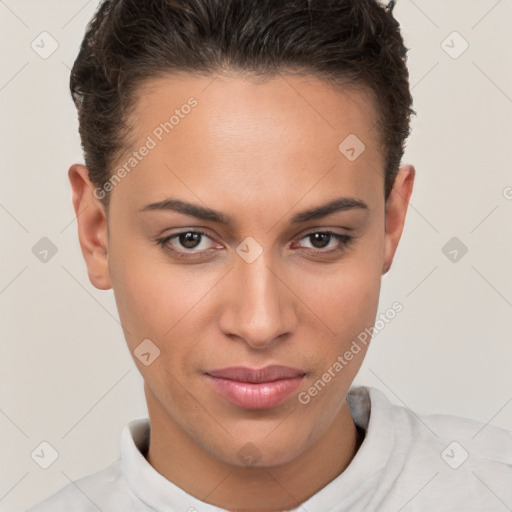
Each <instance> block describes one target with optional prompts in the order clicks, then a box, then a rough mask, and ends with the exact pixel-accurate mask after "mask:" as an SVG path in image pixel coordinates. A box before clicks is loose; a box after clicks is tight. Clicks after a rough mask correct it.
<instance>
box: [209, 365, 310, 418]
mask: <svg viewBox="0 0 512 512" xmlns="http://www.w3.org/2000/svg"><path fill="white" fill-rule="evenodd" d="M305 375H306V373H305V372H304V371H303V370H300V369H298V368H291V367H289V366H278V365H271V366H267V367H265V368H260V369H252V368H247V367H243V366H235V367H230V368H222V369H220V370H211V371H208V372H207V373H206V378H207V380H208V381H209V382H210V383H211V385H212V386H213V389H214V390H215V391H216V392H217V393H218V394H219V395H221V396H222V397H223V398H224V399H226V400H227V401H228V402H230V403H231V404H233V405H236V406H237V407H241V408H243V409H269V408H271V407H275V406H277V405H279V404H280V403H281V402H283V401H284V400H285V399H286V398H288V397H289V396H290V395H291V394H292V393H293V392H294V391H295V390H296V389H297V388H298V387H299V386H300V384H301V382H302V380H303V378H304V376H305Z"/></svg>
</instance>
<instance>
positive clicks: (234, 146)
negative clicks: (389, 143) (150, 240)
mask: <svg viewBox="0 0 512 512" xmlns="http://www.w3.org/2000/svg"><path fill="white" fill-rule="evenodd" d="M129 121H130V126H131V137H130V139H131V140H130V143H129V151H128V153H127V154H126V155H124V156H123V158H122V159H121V160H120V161H119V162H118V165H122V164H123V163H126V162H127V159H128V158H129V155H130V154H131V153H132V152H133V151H137V150H138V149H139V148H142V147H143V146H144V145H150V146H151V150H150V151H144V153H147V154H146V156H145V157H144V158H143V159H141V160H140V162H139V163H137V171H136V172H130V176H129V179H127V180H124V181H126V182H130V183H131V185H130V186H131V187H133V188H134V189H135V188H136V190H137V193H138V194H139V195H140V196H144V199H148V200H154V199H155V198H160V199H161V198H162V197H163V195H165V194H164V192H165V189H166V186H168V187H171V188H172V187H174V186H176V185H179V187H183V186H185V187H187V185H188V188H189V189H192V190H193V191H196V192H197V193H198V194H200V193H204V191H214V190H220V189H221V187H222V190H230V187H233V186H234V184H236V187H237V188H238V190H239V194H242V195H243V194H247V195H249V194H250V192H251V191H254V190H259V191H260V192H262V190H263V188H266V189H268V188H269V186H270V185H272V188H273V189H280V190H284V189H286V188H290V189H294V190H293V191H291V194H295V196H296V195H297V194H298V193H300V191H301V188H304V187H305V186H307V185H309V186H311V185H313V184H314V183H315V182H319V181H320V180H321V179H322V177H323V176H325V175H328V176H327V177H326V178H325V180H323V181H324V183H322V185H321V186H324V187H330V186H338V185H344V187H345V188H348V189H352V190H351V191H352V192H357V191H361V190H362V188H365V187H366V188H367V187H368V186H369V185H370V184H372V183H373V184H375V186H376V187H377V188H378V189H379V190H380V188H382V186H383V178H382V170H383V165H384V159H383V155H382V151H381V148H380V146H379V142H380V141H379V139H378V132H377V128H376V126H375V123H376V110H375V105H374V99H373V95H372V94H371V92H369V91H368V90H363V89H359V90H355V89H350V90H349V89H339V88H334V87H333V86H331V85H329V84H327V83H325V82H323V81H321V80H319V79H317V78H315V77H313V76H309V75H303V76H296V75H276V76H275V77H272V78H269V79H266V80H264V81H262V80H259V81H255V80H254V79H249V78H247V77H242V76H237V75H231V76H226V75H222V76H221V75H215V76H208V77H207V76H198V75H193V74H187V73H176V74H172V75H168V76H165V77H160V78H157V79H152V80H148V81H146V82H145V83H144V84H143V85H142V86H141V87H139V88H138V90H137V97H136V104H135V108H134V110H133V112H132V114H131V117H130V120H129ZM347 151H348V152H347ZM354 153H355V155H354ZM359 154H360V156H358V155H359ZM354 156H355V157H356V158H354ZM333 168H335V169H336V172H329V170H330V169H333ZM379 174H380V176H379ZM179 182H181V183H179ZM127 186H128V184H127V183H126V184H125V183H123V184H122V187H127ZM321 186H320V188H321ZM226 187H227V188H226ZM118 188H121V187H118Z"/></svg>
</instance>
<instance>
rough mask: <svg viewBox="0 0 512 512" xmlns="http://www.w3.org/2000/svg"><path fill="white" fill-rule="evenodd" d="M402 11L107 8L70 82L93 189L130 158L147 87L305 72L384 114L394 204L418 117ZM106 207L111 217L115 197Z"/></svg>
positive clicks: (357, 2) (293, 1)
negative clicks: (167, 79)
mask: <svg viewBox="0 0 512 512" xmlns="http://www.w3.org/2000/svg"><path fill="white" fill-rule="evenodd" d="M393 6H394V2H390V4H389V5H388V6H387V7H384V6H383V5H381V4H379V3H378V1H377V0H104V1H103V2H101V4H100V5H99V7H98V9H97V11H96V13H95V15H94V17H93V18H92V19H91V21H90V22H89V24H88V26H87V30H86V34H85V37H84V40H83V42H82V45H81V49H80V52H79V55H78V57H77V59H76V61H75V63H74V66H73V69H72V71H71V79H70V88H71V94H72V97H73V101H74V103H75V105H76V107H77V109H78V117H79V126H80V137H81V141H82V147H83V150H84V157H85V163H86V165H87V167H88V169H89V177H90V180H91V182H92V183H93V184H94V185H95V186H97V187H102V186H103V185H104V184H105V183H106V182H107V181H108V179H109V177H110V174H111V171H112V169H111V167H112V166H113V164H114V163H115V161H116V160H117V158H118V157H120V155H121V154H122V153H123V152H124V151H125V150H126V144H127V140H128V136H129V133H130V130H129V125H128V119H129V115H130V113H131V112H132V109H133V107H134V103H135V101H134V99H136V98H135V96H136V88H137V86H138V85H141V83H142V82H144V81H146V80H148V79H151V78H157V77H161V76H162V75H165V74H166V73H172V72H173V71H188V72H192V73H198V74H203V75H210V74H213V73H216V72H218V71H219V70H221V69H232V70H234V71H243V72H250V73H254V74H257V75H260V76H272V75H274V74H276V73H280V72H287V71H289V72H291V71H301V72H303V73H304V72H305V73H309V74H313V75H314V76H316V77H318V78H320V79H324V80H325V81H327V82H331V83H335V84H339V85H345V86H348V85H358V86H363V87H365V88H369V90H370V91H371V93H372V94H373V97H374V98H375V99H376V104H377V105H378V114H377V117H378V119H377V120H376V126H378V129H379V134H380V143H381V146H382V150H383V155H385V162H386V165H385V169H384V177H385V180H384V183H385V186H384V194H385V199H386V200H387V198H388V196H389V193H390V192H391V189H392V187H393V184H394V181H395V178H396V175H397V172H398V168H399V166H400V162H401V159H402V156H403V153H404V149H405V140H406V139H407V137H408V136H409V134H410V116H411V115H412V114H416V113H415V112H414V110H412V108H411V107H412V97H411V94H410V91H409V73H408V70H407V66H406V60H407V57H406V53H407V51H408V50H407V48H405V46H404V42H403V39H402V36H401V34H400V29H399V27H400V25H399V23H398V22H397V21H396V19H395V18H394V17H393V14H392V11H393ZM340 142H341V141H340ZM102 200H103V204H104V205H105V207H106V208H107V209H108V203H109V194H107V195H105V197H104V198H102Z"/></svg>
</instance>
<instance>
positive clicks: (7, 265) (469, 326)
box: [0, 0, 512, 512]
mask: <svg viewBox="0 0 512 512" xmlns="http://www.w3.org/2000/svg"><path fill="white" fill-rule="evenodd" d="M96 4H97V2H96V0H91V1H89V2H87V1H85V0H67V1H66V2H63V1H62V0H60V1H57V0H37V1H36V0H0V42H1V52H2V59H1V63H2V65H1V66H0V112H1V115H0V133H1V137H0V145H1V146H0V148H1V153H0V155H1V165H0V169H1V172H2V183H3V185H4V186H3V187H2V188H1V189H0V226H1V234H2V244H1V246H0V247H1V249H0V257H1V267H0V315H1V323H0V329H1V331H0V339H1V357H0V375H1V376H2V377H1V378H2V387H1V390H0V431H1V433H2V435H1V437H0V448H1V457H0V460H1V461H2V463H1V467H0V511H9V512H16V511H20V510H23V509H24V508H25V507H27V506H28V505H31V504H33V503H35V502H38V501H40V500H42V499H43V498H44V497H46V496H48V495H49V494H51V493H53V492H55V491H57V490H58V489H60V488H61V487H63V486H64V485H65V484H67V483H68V482H70V481H71V480H75V479H77V478H79V477H81V476H83V475H86V474H90V473H92V472H94V471H97V470H99V469H101V468H103V467H105V466H106V465H108V464H110V463H111V462H112V461H113V460H114V459H116V458H117V457H118V456H119V435H120V432H121V429H122V427H123V426H124V425H125V424H126V423H127V422H128V421H130V420H131V419H133V418H135V417H138V416H142V415H145V414H146V408H145V404H144V396H143V392H142V380H141V378H140V376H139V374H138V372H137V369H136V368H135V365H134V363H133V361H132V359H131V357H130V354H129V353H128V351H127V349H126V348H125V342H124V338H123V335H122V331H121V328H120V326H119V323H118V317H117V312H116V308H115V302H114V297H113V294H112V291H107V292H102V291H99V290H96V289H95V288H94V287H93V286H92V285H91V284H90V282H89V280H88V278H87V273H86V268H85V264H84V262H83V259H82V255H81V252H80V248H79V244H78V238H77V228H76V222H75V220H74V212H73V209H72V205H71V193H70V187H69V183H68V180H67V169H68V167H69V165H70V164H71V163H73V162H78V161H82V155H81V149H80V142H79V138H78V133H77V121H76V113H75V110H74V106H73V104H72V102H71V98H70V95H69V92H68V78H69V69H70V67H71V66H72V63H73V61H74V58H75V56H76V54H77V50H78V45H79V43H80V41H81V38H82V36H83V32H84V28H85V25H86V23H87V21H88V20H89V18H90V17H91V15H92V14H93V12H94V10H95V7H96ZM395 13H396V16H397V18H398V20H399V21H400V23H401V25H402V30H403V34H404V37H405V39H406V45H407V47H408V48H410V52H409V68H410V73H411V84H412V93H413V96H414V98H415V109H416V111H417V113H418V116H417V118H414V119H413V133H412V136H411V137H410V139H409V143H408V148H407V152H406V155H405V157H404V163H413V164H414V165H415V166H416V170H417V178H416V187H415V191H414V193H413V196H412V204H411V208H410V212H409V218H408V220H407V223H406V227H405V231H404V234H403V238H402V242H401V245H400V247H399V249H398V253H397V257H396V259H395V262H394V266H393V268H392V269H391V271H390V272H389V274H388V275H387V276H385V277H384V279H383V290H382V295H381V302H380V311H385V310H386V309H388V308H389V307H390V305H391V304H392V303H393V302H394V301H396V300H398V301H400V302H401V303H402V304H403V306H404V310H403V311H402V312H401V313H400V314H399V315H398V316H397V317H396V319H395V320H393V321H392V322H391V323H390V324H389V325H387V326H386V328H385V329H383V330H382V331H381V332H380V333H379V334H378V335H377V336H376V337H375V338H374V341H373V346H372V348H371V350H370V353H369V355H368V356H367V359H366V360H365V363H364V366H363V368H362V370H361V372H360V374H359V375H358V378H357V381H356V382H357V383H364V384H367V385H371V386H375V387H378V388H380V389H381V390H383V391H384V392H385V393H386V394H387V396H388V397H389V398H390V399H391V400H392V401H393V402H395V403H397V404H401V405H405V406H408V407H410V408H412V409H413V410H414V411H417V412H421V413H433V412H440V413H451V414H456V415H460V416H466V417H471V418H475V419H478V420H480V421H482V422H485V423H487V422H489V423H491V424H493V425H498V426H503V427H507V428H510V429H512V385H511V377H510V373H511V372H510V368H511V366H512V343H511V330H512V329H511V327H512V272H511V267H512V236H511V235H512V230H511V226H512V222H511V221H512V167H511V163H512V62H511V60H512V57H511V56H512V34H511V31H510V23H511V21H512V0H500V1H496V0H479V1H477V0H473V1H469V0H428V1H427V0H414V1H412V0H398V2H397V7H396V10H395ZM43 31H47V32H49V33H50V34H51V36H52V37H53V38H54V39H55V40H56V41H57V42H58V45H59V47H58V49H57V50H56V51H55V53H53V54H52V55H51V56H50V57H49V58H47V59H43V58H41V57H40V56H39V55H38V54H37V53H36V52H35V51H34V50H33V49H32V48H31V43H32V41H33V40H34V39H36V38H37V37H38V36H39V34H40V33H41V32H43ZM454 31H457V32H458V33H459V34H460V35H461V36H462V38H464V40H466V41H467V43H468V44H469V47H468V49H467V50H466V51H465V52H464V53H463V54H462V55H460V56H458V58H452V57H451V56H450V55H449V54H448V53H447V52H446V51H445V48H446V49H447V50H449V51H450V52H452V54H453V53H454V52H455V53H458V52H459V51H460V50H461V49H462V48H463V46H461V45H462V44H463V40H462V39H460V38H459V37H458V36H457V35H455V36H454V35H451V34H452V32H454ZM446 38H448V39H447V42H446V43H445V45H444V47H443V45H442V42H443V41H444V40H446ZM48 41H49V40H48ZM446 45H448V46H451V47H452V48H451V49H450V48H447V47H446ZM46 48H49V45H47V46H46ZM507 187H509V188H507ZM43 237H48V238H49V239H50V240H51V241H52V242H53V244H55V246H56V247H57V249H58V252H57V253H56V254H55V256H53V257H52V258H51V259H50V260H49V261H48V262H47V263H42V262H41V261H40V260H39V259H38V258H36V256H35V255H34V254H33V252H32V248H33V247H34V246H35V245H36V244H37V243H38V242H39V240H40V239H41V238H43ZM452 237H457V238H458V239H459V240H460V241H461V242H462V243H464V244H465V245H466V246H467V248H468V252H467V254H466V255H465V256H463V257H462V258H461V259H460V260H459V261H458V262H455V263H454V262H452V261H450V259H449V258H448V257H447V256H445V254H444V253H443V251H442V248H443V246H444V245H445V244H446V243H447V242H448V241H449V240H450V239H451V238H452ZM43 441H46V442H48V443H50V444H51V445H52V446H53V447H54V448H55V449H56V450H57V452H58V454H59V456H58V459H57V460H56V461H55V462H54V463H53V464H52V465H51V466H50V467H49V468H48V469H46V470H45V469H42V468H41V467H39V465H37V464H36V463H35V462H34V460H33V459H32V458H31V453H32V452H33V451H34V450H35V449H36V448H37V447H38V446H39V445H40V443H41V442H43Z"/></svg>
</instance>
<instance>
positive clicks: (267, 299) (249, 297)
mask: <svg viewBox="0 0 512 512" xmlns="http://www.w3.org/2000/svg"><path fill="white" fill-rule="evenodd" d="M274 267H275V265H274ZM222 293H223V302H222V308H223V310H222V313H221V315H220V328H221V330H222V332H223V333H224V334H225V335H226V336H229V337H231V338H233V339H241V340H243V341H244V342H245V343H247V344H248V345H249V346H250V347H252V348H255V349H264V348H266V347H268V346H269V345H271V344H272V343H274V342H276V340H278V338H279V339H280V340H282V339H283V338H284V336H285V335H287V334H290V333H292V332H293V331H294V330H295V328H296V324H297V315H296V311H295V308H294V303H293V293H292V292H291V291H290V289H289V288H288V287H287V285H286V283H285V282H284V280H283V279H282V278H281V277H280V276H279V273H278V271H277V270H276V269H275V268H274V269H273V268H272V266H271V262H270V261H269V259H268V258H266V257H265V251H264V252H263V253H262V254H261V255H260V256H259V257H258V258H256V260H255V261H253V262H252V263H247V262H246V261H244V260H243V259H242V258H239V259H238V260H237V261H236V263H235V268H234V269H233V271H232V272H230V273H229V281H228V282H227V283H225V285H224V287H223V290H222Z"/></svg>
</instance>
